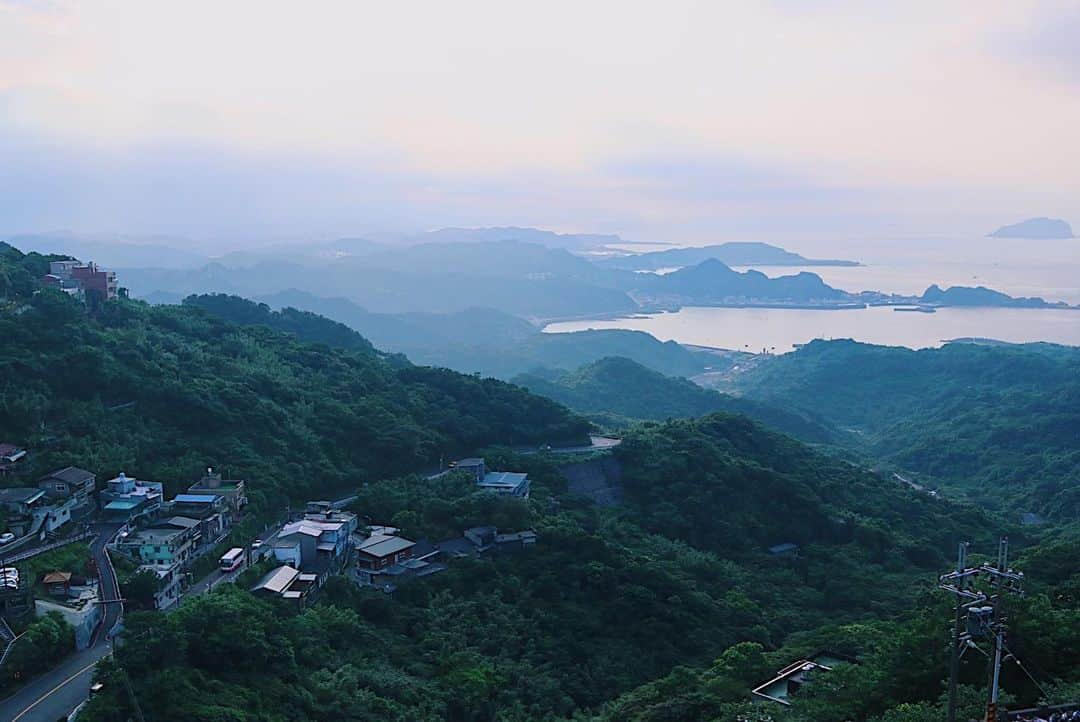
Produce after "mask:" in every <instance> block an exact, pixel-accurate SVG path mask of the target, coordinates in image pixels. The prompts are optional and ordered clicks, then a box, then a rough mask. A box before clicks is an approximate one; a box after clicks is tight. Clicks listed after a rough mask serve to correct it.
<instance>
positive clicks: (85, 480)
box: [38, 466, 97, 506]
mask: <svg viewBox="0 0 1080 722" xmlns="http://www.w3.org/2000/svg"><path fill="white" fill-rule="evenodd" d="M96 486H97V475H96V474H94V473H93V472H91V471H87V470H86V469H80V468H78V467H77V466H66V467H64V468H63V469H58V470H57V471H54V472H52V473H51V474H46V475H45V476H43V477H41V478H40V479H38V488H39V489H41V490H42V491H44V492H45V496H47V497H48V498H49V500H50V501H54V502H55V501H66V500H68V499H72V498H74V499H75V501H76V506H84V505H86V504H89V503H90V501H91V499H92V497H93V494H94V489H95V488H96Z"/></svg>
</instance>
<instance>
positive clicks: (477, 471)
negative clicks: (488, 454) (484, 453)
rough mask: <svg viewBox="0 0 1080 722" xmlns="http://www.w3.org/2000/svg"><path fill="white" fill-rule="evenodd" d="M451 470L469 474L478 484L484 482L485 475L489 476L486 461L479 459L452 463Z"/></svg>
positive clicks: (474, 458)
mask: <svg viewBox="0 0 1080 722" xmlns="http://www.w3.org/2000/svg"><path fill="white" fill-rule="evenodd" d="M450 468H451V469H453V470H454V471H465V472H468V473H469V474H471V475H472V477H473V480H474V481H475V482H476V483H477V484H479V483H480V482H481V481H483V480H484V475H485V474H487V467H486V466H485V465H484V460H483V459H481V458H479V457H472V458H468V459H458V460H457V461H451V462H450Z"/></svg>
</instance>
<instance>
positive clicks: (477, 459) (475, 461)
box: [454, 456, 484, 466]
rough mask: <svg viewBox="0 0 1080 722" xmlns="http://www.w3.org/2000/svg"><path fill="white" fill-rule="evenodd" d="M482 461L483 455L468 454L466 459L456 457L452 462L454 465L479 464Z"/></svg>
mask: <svg viewBox="0 0 1080 722" xmlns="http://www.w3.org/2000/svg"><path fill="white" fill-rule="evenodd" d="M483 463H484V459H483V457H480V456H470V457H469V458H467V459H458V460H457V461H455V462H454V466H480V464H483Z"/></svg>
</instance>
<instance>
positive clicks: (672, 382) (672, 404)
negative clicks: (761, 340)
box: [512, 357, 836, 443]
mask: <svg viewBox="0 0 1080 722" xmlns="http://www.w3.org/2000/svg"><path fill="white" fill-rule="evenodd" d="M512 381H513V383H515V384H517V385H519V386H524V387H525V388H527V389H528V390H529V391H531V392H532V393H534V394H539V395H541V396H546V397H548V398H549V399H554V400H555V401H558V402H559V403H560V404H563V405H564V406H567V407H569V408H571V409H573V410H575V411H578V412H580V413H582V414H586V415H588V416H591V417H594V418H604V419H611V417H612V416H615V417H623V418H624V419H626V420H633V419H644V420H652V421H663V420H664V419H668V418H687V417H692V416H705V415H707V414H711V413H714V412H716V411H726V412H728V413H740V414H745V415H747V416H749V417H750V418H753V419H756V420H758V421H760V422H762V423H763V424H765V425H767V426H771V427H772V428H774V429H777V430H779V431H783V432H785V433H789V434H792V435H793V436H796V437H798V438H800V439H802V440H804V441H810V442H815V443H828V442H831V441H833V440H834V436H835V435H836V432H835V431H833V430H831V429H829V428H828V427H827V426H825V425H822V424H820V423H817V422H815V421H814V420H812V419H811V418H809V417H808V416H806V415H802V414H798V413H793V412H789V411H787V410H785V409H782V408H780V407H776V406H770V405H768V404H765V403H762V402H760V401H755V400H753V399H743V398H738V397H735V396H729V395H727V394H721V393H717V392H716V391H712V390H710V389H705V388H702V387H701V386H698V385H697V384H695V383H693V382H691V381H687V380H686V379H684V378H675V377H671V376H665V375H663V374H661V373H658V372H656V371H652V370H651V369H647V368H645V367H644V366H642V365H641V364H638V363H635V362H634V361H631V360H630V359H627V358H622V357H607V358H603V359H600V360H599V361H596V362H594V363H591V364H588V365H586V366H582V367H581V368H579V369H578V370H576V371H572V372H570V373H565V374H555V375H551V374H549V375H546V376H542V375H539V374H537V373H532V374H522V375H520V376H516V377H514V378H513V379H512Z"/></svg>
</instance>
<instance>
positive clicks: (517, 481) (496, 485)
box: [480, 471, 529, 489]
mask: <svg viewBox="0 0 1080 722" xmlns="http://www.w3.org/2000/svg"><path fill="white" fill-rule="evenodd" d="M528 477H529V475H528V474H526V473H523V472H519V471H489V472H488V473H487V474H486V475H484V480H483V481H481V482H480V486H483V487H488V488H493V489H516V488H518V487H519V486H521V485H522V484H523V483H525V480H526V479H527V478H528Z"/></svg>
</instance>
